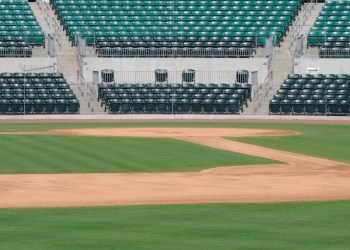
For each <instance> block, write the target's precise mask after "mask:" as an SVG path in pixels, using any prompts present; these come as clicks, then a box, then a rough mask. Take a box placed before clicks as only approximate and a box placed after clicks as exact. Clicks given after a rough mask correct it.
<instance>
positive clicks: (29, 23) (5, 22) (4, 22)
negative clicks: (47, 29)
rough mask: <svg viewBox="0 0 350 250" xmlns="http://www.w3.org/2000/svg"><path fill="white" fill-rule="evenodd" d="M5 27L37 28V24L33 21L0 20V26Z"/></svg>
mask: <svg viewBox="0 0 350 250" xmlns="http://www.w3.org/2000/svg"><path fill="white" fill-rule="evenodd" d="M3 25H5V26H6V25H7V26H12V25H17V26H20V25H27V26H39V22H38V21H36V20H35V19H34V20H25V21H24V20H18V19H17V20H15V21H13V20H0V26H3Z"/></svg>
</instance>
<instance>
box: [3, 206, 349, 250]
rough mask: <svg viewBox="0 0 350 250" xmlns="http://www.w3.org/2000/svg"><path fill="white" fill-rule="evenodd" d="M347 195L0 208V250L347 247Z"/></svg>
mask: <svg viewBox="0 0 350 250" xmlns="http://www.w3.org/2000/svg"><path fill="white" fill-rule="evenodd" d="M349 211H350V201H338V202H316V203H280V204H210V205H164V206H134V207H100V208H60V209H0V220H1V224H0V235H1V249H4V250H7V249H28V250H31V249H35V250H41V249H76V250H80V249H84V250H85V249H152V250H153V249H348V247H349V245H350V237H348V232H349V231H350V224H349V223H348V220H347V218H348V217H349V215H350V212H349Z"/></svg>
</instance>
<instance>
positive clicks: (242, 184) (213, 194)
mask: <svg viewBox="0 0 350 250" xmlns="http://www.w3.org/2000/svg"><path fill="white" fill-rule="evenodd" d="M45 133H47V134H65V135H70V136H117V137H152V138H159V137H169V138H175V139H179V140H184V141H188V142H192V143H197V144H201V145H205V146H209V147H213V148H218V149H223V150H228V151H234V152H238V153H243V154H247V155H253V156H259V157H265V158H269V159H273V160H278V161H281V162H284V163H283V164H273V165H256V166H234V167H218V168H214V169H207V170H204V171H201V172H192V173H130V174H118V173H116V174H55V175H53V174H52V175H47V174H39V175H35V174H32V175H21V174H17V175H0V207H72V206H120V205H141V204H142V205H146V204H197V203H242V202H244V203H245V202H247V203H253V202H254V203H255V202H282V201H283V202H285V201H321V200H347V199H350V181H349V180H350V179H349V178H350V166H349V165H347V164H343V163H339V162H335V161H330V160H325V159H320V158H316V157H311V156H305V155H300V154H294V153H289V152H284V151H279V150H274V149H268V148H264V147H259V146H254V145H250V144H245V143H241V142H235V141H231V140H227V139H224V138H223V137H240V136H287V135H296V134H297V133H296V132H293V131H282V130H268V129H236V128H219V129H213V128H99V129H96V128H95V129H69V130H51V131H48V132H45ZM16 134H18V133H16ZM40 134H42V133H40ZM135 157H137V155H135ZM198 157H201V156H200V155H198ZM165 164H166V163H165Z"/></svg>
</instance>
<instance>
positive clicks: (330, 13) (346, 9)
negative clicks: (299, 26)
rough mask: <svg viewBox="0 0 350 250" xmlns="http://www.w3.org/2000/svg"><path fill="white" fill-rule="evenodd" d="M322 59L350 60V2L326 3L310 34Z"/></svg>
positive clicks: (310, 41) (309, 43) (309, 44)
mask: <svg viewBox="0 0 350 250" xmlns="http://www.w3.org/2000/svg"><path fill="white" fill-rule="evenodd" d="M308 46H318V47H321V49H320V57H322V58H328V57H329V58H350V1H326V4H325V6H323V9H322V11H321V12H320V14H319V16H318V17H317V19H316V21H315V23H314V25H313V27H312V28H311V29H310V31H309V33H308Z"/></svg>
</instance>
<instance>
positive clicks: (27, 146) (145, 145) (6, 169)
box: [0, 135, 277, 174]
mask: <svg viewBox="0 0 350 250" xmlns="http://www.w3.org/2000/svg"><path fill="white" fill-rule="evenodd" d="M0 148H1V150H0V174H10V173H15V174H18V173H23V174H25V173H27V174H34V173H41V174H44V173H115V172H190V171H200V170H202V169H206V168H213V167H219V166H237V165H254V164H270V163H271V164H272V163H277V161H273V160H269V159H264V158H259V157H252V156H248V155H243V154H238V153H234V152H229V151H224V150H219V149H214V148H210V147H206V146H202V145H198V144H194V143H189V142H185V141H180V140H175V139H170V138H117V137H109V138H108V137H92V136H86V137H83V136H65V135H0Z"/></svg>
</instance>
